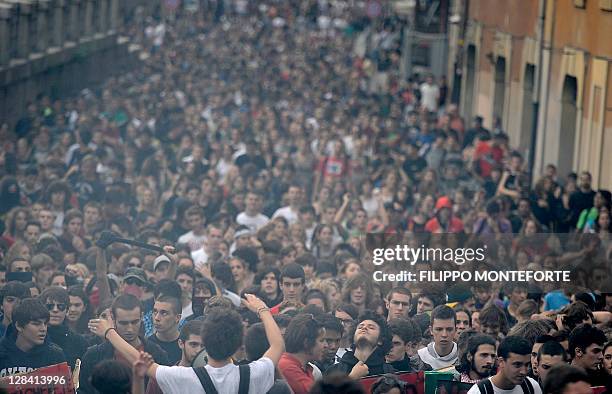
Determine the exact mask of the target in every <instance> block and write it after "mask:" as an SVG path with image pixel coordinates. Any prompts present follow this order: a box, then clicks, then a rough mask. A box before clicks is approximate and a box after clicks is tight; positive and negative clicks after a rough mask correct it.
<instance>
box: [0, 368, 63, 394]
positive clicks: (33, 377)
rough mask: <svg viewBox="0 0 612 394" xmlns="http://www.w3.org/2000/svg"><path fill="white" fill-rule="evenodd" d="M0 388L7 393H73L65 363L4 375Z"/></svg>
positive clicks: (0, 381) (0, 380)
mask: <svg viewBox="0 0 612 394" xmlns="http://www.w3.org/2000/svg"><path fill="white" fill-rule="evenodd" d="M0 388H2V389H3V390H5V391H6V392H7V393H8V394H26V393H27V394H34V393H36V394H38V393H40V394H47V393H48V394H51V393H53V394H75V390H74V386H73V385H72V375H71V373H70V367H68V364H66V363H61V364H55V365H50V366H48V367H43V368H38V369H35V370H33V371H31V372H28V373H22V374H17V375H11V376H6V377H4V378H2V379H0Z"/></svg>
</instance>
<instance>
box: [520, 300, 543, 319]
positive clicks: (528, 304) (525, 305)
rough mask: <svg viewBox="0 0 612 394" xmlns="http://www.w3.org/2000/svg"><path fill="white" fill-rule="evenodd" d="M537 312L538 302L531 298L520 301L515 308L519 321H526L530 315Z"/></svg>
mask: <svg viewBox="0 0 612 394" xmlns="http://www.w3.org/2000/svg"><path fill="white" fill-rule="evenodd" d="M537 313H538V303H537V302H535V301H534V300H531V299H528V300H525V301H523V302H521V303H520V304H519V306H518V308H516V315H517V317H518V320H519V321H527V320H529V319H530V318H531V316H532V315H535V314H537Z"/></svg>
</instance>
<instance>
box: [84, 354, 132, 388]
mask: <svg viewBox="0 0 612 394" xmlns="http://www.w3.org/2000/svg"><path fill="white" fill-rule="evenodd" d="M90 379H91V385H92V386H93V387H94V388H95V389H96V392H98V393H100V394H129V393H130V392H131V391H132V370H131V369H130V367H128V366H127V365H126V364H125V363H122V362H120V361H117V360H103V361H101V362H100V363H98V364H96V366H95V367H94V369H93V370H92V371H91V378H90Z"/></svg>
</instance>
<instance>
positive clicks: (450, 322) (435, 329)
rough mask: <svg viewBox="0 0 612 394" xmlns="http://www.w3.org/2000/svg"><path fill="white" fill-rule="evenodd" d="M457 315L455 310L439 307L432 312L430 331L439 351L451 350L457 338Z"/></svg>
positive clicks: (443, 306)
mask: <svg viewBox="0 0 612 394" xmlns="http://www.w3.org/2000/svg"><path fill="white" fill-rule="evenodd" d="M456 323H457V315H456V313H455V311H454V310H453V308H451V307H449V306H446V305H439V306H437V307H435V308H434V310H433V311H432V312H431V324H430V331H431V334H432V336H433V340H434V343H435V346H436V348H437V350H442V349H444V350H450V349H449V348H452V346H453V339H454V338H455V330H456V327H455V326H456Z"/></svg>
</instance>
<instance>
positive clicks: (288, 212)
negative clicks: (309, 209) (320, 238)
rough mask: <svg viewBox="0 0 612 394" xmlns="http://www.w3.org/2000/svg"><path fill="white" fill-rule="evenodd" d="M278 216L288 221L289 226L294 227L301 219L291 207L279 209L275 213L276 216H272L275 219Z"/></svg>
mask: <svg viewBox="0 0 612 394" xmlns="http://www.w3.org/2000/svg"><path fill="white" fill-rule="evenodd" d="M277 216H282V217H284V218H285V219H287V222H288V223H289V225H292V224H293V223H297V221H298V219H299V217H298V213H297V212H295V211H294V210H293V209H291V207H290V206H286V207H282V208H278V209H277V210H276V212H274V215H272V217H273V218H275V217H277Z"/></svg>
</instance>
